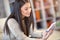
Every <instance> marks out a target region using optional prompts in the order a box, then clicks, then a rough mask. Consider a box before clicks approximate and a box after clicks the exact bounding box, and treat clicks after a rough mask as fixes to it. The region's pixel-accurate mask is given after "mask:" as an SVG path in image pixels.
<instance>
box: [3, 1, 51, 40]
mask: <svg viewBox="0 0 60 40" xmlns="http://www.w3.org/2000/svg"><path fill="white" fill-rule="evenodd" d="M13 6H14V9H13V12H12V13H11V15H10V16H9V17H8V18H7V20H6V23H5V27H4V37H3V40H47V38H48V37H49V36H50V34H51V33H52V30H51V31H49V32H48V33H46V32H44V34H42V35H43V37H42V39H36V38H30V37H29V35H30V28H31V27H32V28H31V29H34V22H33V16H32V11H31V6H30V2H29V0H16V1H15V3H14V5H13Z"/></svg>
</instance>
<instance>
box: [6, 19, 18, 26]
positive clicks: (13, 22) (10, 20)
mask: <svg viewBox="0 0 60 40" xmlns="http://www.w3.org/2000/svg"><path fill="white" fill-rule="evenodd" d="M7 24H8V26H18V25H19V24H18V22H17V21H16V20H15V19H14V18H10V19H9V20H8V21H7Z"/></svg>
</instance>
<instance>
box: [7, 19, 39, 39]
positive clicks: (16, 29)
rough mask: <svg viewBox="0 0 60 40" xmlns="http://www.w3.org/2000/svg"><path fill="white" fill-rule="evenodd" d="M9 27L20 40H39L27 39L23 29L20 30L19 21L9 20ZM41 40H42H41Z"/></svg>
mask: <svg viewBox="0 0 60 40" xmlns="http://www.w3.org/2000/svg"><path fill="white" fill-rule="evenodd" d="M7 24H8V27H9V29H10V31H11V32H12V33H13V35H14V36H15V37H16V38H17V39H18V40H37V39H35V38H29V37H27V36H26V35H25V34H24V33H23V32H22V31H21V29H19V24H18V23H17V21H16V20H15V19H13V18H11V19H9V20H8V22H7ZM39 40H40V39H39Z"/></svg>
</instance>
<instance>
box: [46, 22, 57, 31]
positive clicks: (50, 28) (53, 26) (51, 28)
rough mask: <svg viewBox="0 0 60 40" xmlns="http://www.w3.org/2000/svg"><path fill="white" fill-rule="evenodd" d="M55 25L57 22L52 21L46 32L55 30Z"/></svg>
mask: <svg viewBox="0 0 60 40" xmlns="http://www.w3.org/2000/svg"><path fill="white" fill-rule="evenodd" d="M55 26H56V22H54V23H52V24H51V25H50V27H49V28H48V29H47V30H46V32H49V31H50V30H54V28H55Z"/></svg>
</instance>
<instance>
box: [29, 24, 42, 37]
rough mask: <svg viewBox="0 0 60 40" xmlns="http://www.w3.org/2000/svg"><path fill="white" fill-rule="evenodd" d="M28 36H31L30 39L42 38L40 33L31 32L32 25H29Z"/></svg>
mask: <svg viewBox="0 0 60 40" xmlns="http://www.w3.org/2000/svg"><path fill="white" fill-rule="evenodd" d="M30 35H31V37H32V38H42V37H43V33H42V32H36V31H33V28H32V24H31V27H30Z"/></svg>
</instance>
